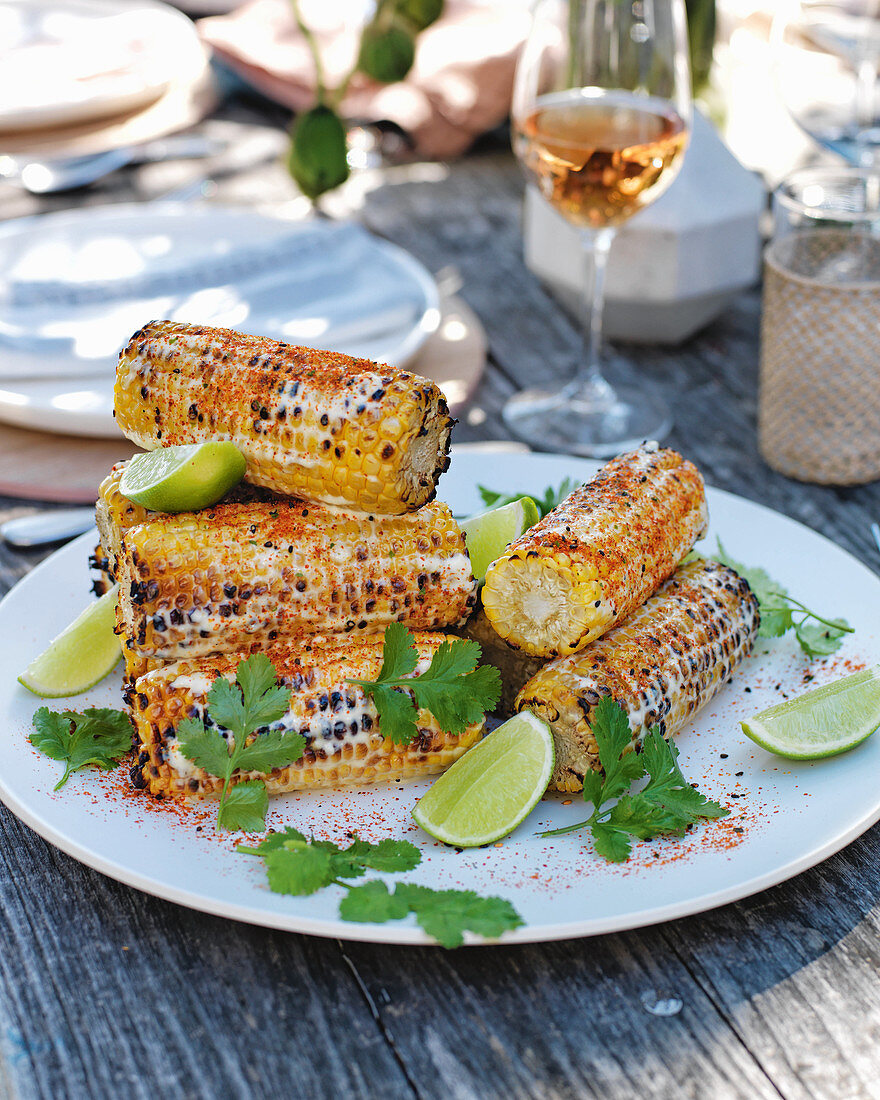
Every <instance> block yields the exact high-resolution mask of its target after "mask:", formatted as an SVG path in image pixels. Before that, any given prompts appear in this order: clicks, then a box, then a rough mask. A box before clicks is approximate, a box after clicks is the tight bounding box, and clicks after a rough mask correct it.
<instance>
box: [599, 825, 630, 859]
mask: <svg viewBox="0 0 880 1100" xmlns="http://www.w3.org/2000/svg"><path fill="white" fill-rule="evenodd" d="M590 832H591V833H592V834H593V846H594V847H595V849H596V854H597V855H600V856H602V858H603V859H607V860H608V862H609V863H623V862H625V861H626V860H628V859H629V857H630V853H631V852H632V842H631V841H630V839H629V837H628V836H627V834H626V833H625V832H622V831H621V830H620V829H615V828H614V827H613V826H611V825H603V824H601V823H599V822H596V823H595V824H593V825H591V826H590Z"/></svg>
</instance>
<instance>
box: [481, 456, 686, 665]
mask: <svg viewBox="0 0 880 1100" xmlns="http://www.w3.org/2000/svg"><path fill="white" fill-rule="evenodd" d="M706 523H707V511H706V495H705V491H704V488H703V479H702V478H701V477H700V474H699V472H698V471H697V468H696V467H695V466H694V465H693V464H692V463H690V462H686V461H685V460H684V459H683V458H682V457H681V455H679V454H677V453H676V452H675V451H669V450H659V449H658V448H657V444H656V443H653V444H645V446H644V447H642V448H641V449H640V450H638V451H634V452H633V453H631V454H626V455H621V456H620V457H619V458H616V459H614V460H613V461H612V462H609V463H608V465H607V466H605V467H603V469H602V470H600V471H599V473H598V474H597V475H596V477H595V478H594V479H593V480H592V481H591V482H589V483H588V484H586V485H584V486H582V487H581V488H580V489H576V490H575V491H574V492H573V493H572V494H571V496H570V497H568V498H567V499H566V500H564V501H563V502H562V504H560V505H559V507H558V508H556V509H554V510H553V511H552V512H550V514H549V515H547V516H545V517H544V519H542V520H541V522H540V523H537V524H535V526H534V527H531V528H530V529H529V530H528V531H526V533H525V534H524V535H521V536H520V538H518V539H517V540H516V541H515V542H513V543H511V545H510V546H509V547H508V548H507V550H506V551H505V552H504V554H502V555H501V557H500V558H498V560H497V561H496V562H495V563H494V564H493V565H492V566H490V568H489V571H488V572H487V574H486V583H485V585H484V586H483V606H484V607H485V609H486V615H487V616H488V618H489V621H490V622H491V623H492V625H493V626H494V627H495V630H496V631H497V633H498V634H500V635H501V637H502V638H504V639H505V641H507V642H509V643H510V644H511V645H513V646H516V647H518V648H520V649H522V650H523V651H524V652H525V653H528V654H531V655H532V656H545V657H558V656H560V655H562V654H566V653H574V652H576V651H577V650H578V649H582V648H583V647H584V646H585V645H587V644H588V643H589V642H591V641H593V640H594V639H595V638H598V637H600V636H601V635H602V634H604V633H605V632H606V631H607V630H610V629H611V627H613V626H616V625H617V624H618V623H621V622H623V620H624V619H625V618H626V617H627V616H628V615H629V614H630V613H631V612H632V611H634V610H635V609H636V608H637V607H639V606H640V605H641V604H643V603H644V602H645V600H646V599H647V598H648V597H649V596H650V595H651V593H652V592H655V591H656V590H657V588H658V587H659V586H660V585H661V584H662V583H663V582H664V581H665V580H666V578H667V577H669V576H670V575H671V574H672V572H673V570H674V569H675V567H676V566H677V565H678V563H679V562H680V561H681V560H682V558H683V557H684V556H685V555H686V554H687V552H688V551H689V550H690V549H691V547H692V546H693V545H694V543H695V542H696V540H697V539H698V538H700V536H701V535H702V534H703V533H704V532H705V529H706Z"/></svg>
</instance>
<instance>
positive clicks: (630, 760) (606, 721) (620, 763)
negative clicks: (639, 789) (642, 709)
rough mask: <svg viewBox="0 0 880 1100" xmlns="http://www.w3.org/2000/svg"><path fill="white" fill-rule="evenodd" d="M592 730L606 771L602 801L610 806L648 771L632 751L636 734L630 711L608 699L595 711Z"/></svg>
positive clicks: (592, 717) (591, 724)
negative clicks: (632, 727)
mask: <svg viewBox="0 0 880 1100" xmlns="http://www.w3.org/2000/svg"><path fill="white" fill-rule="evenodd" d="M590 728H591V730H592V731H593V736H594V737H595V738H596V744H597V746H598V748H599V761H600V763H601V764H602V767H603V769H604V770H605V784H604V789H603V793H602V801H603V802H607V801H608V799H610V798H616V797H617V796H618V795H619V794H622V793H623V791H625V790H628V789H629V787H630V784H631V783H632V782H633V780H635V779H641V777H642V776H643V775H644V774H645V768H644V765H643V764H642V761H641V759H640V758H639V756H638V754H637V753H635V752H633V751H632V730H631V729H630V725H629V719H628V717H627V715H626V711H625V710H624V709H623V707H622V706H620V704H619V703H617V702H615V700H614V699H612V698H611V696H608V695H606V696H605V697H604V698H603V699H600V700H599V702H598V703H597V704H596V706H595V707H594V708H593V713H592V714H591V716H590ZM624 750H626V751H624Z"/></svg>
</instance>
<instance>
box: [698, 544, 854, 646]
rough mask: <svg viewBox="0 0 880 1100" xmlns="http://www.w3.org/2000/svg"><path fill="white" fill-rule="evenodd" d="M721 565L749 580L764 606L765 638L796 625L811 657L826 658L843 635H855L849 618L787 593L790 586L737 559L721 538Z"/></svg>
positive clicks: (719, 549) (762, 611)
mask: <svg viewBox="0 0 880 1100" xmlns="http://www.w3.org/2000/svg"><path fill="white" fill-rule="evenodd" d="M715 556H716V558H717V559H718V561H720V562H721V563H722V565H729V566H730V568H731V569H734V570H736V572H737V573H739V575H740V576H741V577H742V578H743V579H744V580H746V581H748V583H749V587H750V588H751V590H752V591H753V592H754V594H755V597H756V598H757V600H758V605H759V607H760V609H761V628H760V630H759V631H758V633H759V634H760V636H761V637H762V638H779V637H781V635H783V634H785V633H786V632H787V631H789V630H791V629H792V628H794V634H795V637H796V638H797V640H798V644H799V645H800V647H801V649H802V650H803V651H804V653H806V655H807V656H808V657H827V656H828V655H829V654H830V653H835V652H836V651H837V650H838V649H839V648H840V644H841V641H842V639H843V636H844V634H852V633H853V632H854V631H853V627H851V626H850V625H849V623H848V622H847V621H846V619H826V618H825V617H824V616H823V615H819V614H817V612H815V611H811V610H810V609H809V608H808V607H807V606H806V605H805V604H802V603H801V601H800V600H796V599H795V598H794V596H790V595H789V594H788V589H787V588H785V587H783V585H781V584H780V583H779V582H778V581H775V580H773V578H772V577H771V576H770V574H769V573H767V571H766V570H764V569H759V568H757V567H751V566H748V565H743V564H742V562H738V561H734V560H733V558H731V557H730V555H729V554H728V553H727V551H726V550H725V549H724V546H723V545H722V543H721V539H718V553H717V554H716V555H715Z"/></svg>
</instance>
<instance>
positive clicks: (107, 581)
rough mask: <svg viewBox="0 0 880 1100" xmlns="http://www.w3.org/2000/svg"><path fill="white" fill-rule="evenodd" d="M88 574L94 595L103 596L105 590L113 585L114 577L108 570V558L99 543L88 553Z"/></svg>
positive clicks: (107, 590) (108, 589)
mask: <svg viewBox="0 0 880 1100" xmlns="http://www.w3.org/2000/svg"><path fill="white" fill-rule="evenodd" d="M89 575H90V576H91V578H92V592H93V593H94V594H95V595H96V596H103V595H104V593H105V592H109V591H110V589H111V588H112V587H113V584H114V579H113V574H112V572H111V571H110V559H109V558H108V557H107V555H106V553H105V552H104V547H103V546H102V545H101V544H100V543H98V545H97V546H96V547H95V549H94V550H93V551H92V553H91V554H89Z"/></svg>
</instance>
